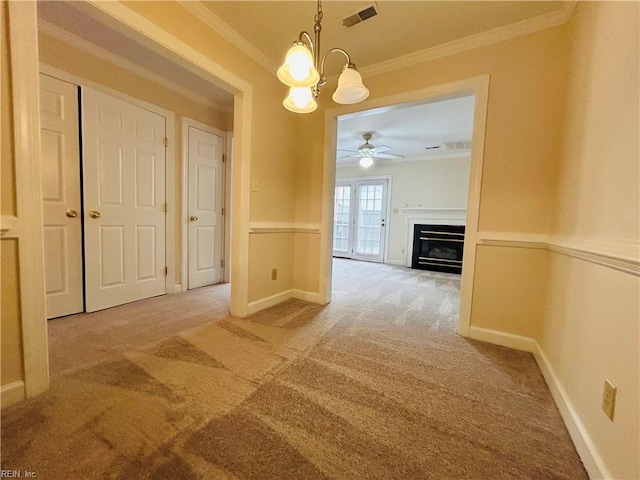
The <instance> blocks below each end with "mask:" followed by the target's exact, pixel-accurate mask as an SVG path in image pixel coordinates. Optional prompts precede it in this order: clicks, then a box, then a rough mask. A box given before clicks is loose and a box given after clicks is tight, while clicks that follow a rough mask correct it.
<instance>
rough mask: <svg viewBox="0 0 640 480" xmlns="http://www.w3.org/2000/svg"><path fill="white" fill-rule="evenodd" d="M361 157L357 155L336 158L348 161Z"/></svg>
mask: <svg viewBox="0 0 640 480" xmlns="http://www.w3.org/2000/svg"><path fill="white" fill-rule="evenodd" d="M360 157H361V156H360V155H358V154H357V153H356V154H355V155H345V156H344V157H338V160H350V159H352V158H360Z"/></svg>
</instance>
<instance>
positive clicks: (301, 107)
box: [282, 87, 318, 113]
mask: <svg viewBox="0 0 640 480" xmlns="http://www.w3.org/2000/svg"><path fill="white" fill-rule="evenodd" d="M282 104H283V105H284V108H286V109H287V110H289V111H291V112H294V113H311V112H313V111H314V110H315V109H316V108H318V104H317V103H316V101H315V99H314V98H313V93H312V92H311V89H310V88H309V87H291V88H290V89H289V95H288V96H287V98H285V99H284V102H282Z"/></svg>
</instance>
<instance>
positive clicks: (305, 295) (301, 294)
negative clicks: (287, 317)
mask: <svg viewBox="0 0 640 480" xmlns="http://www.w3.org/2000/svg"><path fill="white" fill-rule="evenodd" d="M293 298H297V299H299V300H305V301H307V302H311V303H320V294H319V293H318V292H307V291H305V290H293Z"/></svg>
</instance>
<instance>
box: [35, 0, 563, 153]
mask: <svg viewBox="0 0 640 480" xmlns="http://www.w3.org/2000/svg"><path fill="white" fill-rule="evenodd" d="M372 3H375V6H376V8H377V9H378V11H379V14H378V15H377V16H375V17H373V18H371V19H369V20H366V21H365V22H362V23H360V24H357V25H355V26H353V27H351V28H346V27H344V26H343V25H342V18H343V17H345V16H347V15H349V14H352V13H354V12H357V11H359V10H361V9H362V8H364V7H367V6H370V5H371V4H372ZM571 4H572V2H562V1H482V0H480V1H396V0H378V1H377V2H368V1H360V0H356V1H333V0H326V1H325V2H323V12H324V18H323V22H322V42H323V43H322V45H321V47H322V48H321V51H326V50H327V49H328V48H330V47H341V48H344V49H346V50H347V51H348V52H349V54H350V55H351V57H352V61H353V62H355V63H356V64H357V65H358V67H359V69H360V70H361V71H363V76H364V81H365V84H366V72H367V71H370V72H373V71H375V70H376V69H380V67H381V66H383V65H385V66H387V67H388V65H389V63H390V62H393V61H394V60H393V59H398V58H400V57H402V58H412V56H413V55H417V56H419V55H420V54H421V53H424V52H429V51H431V50H433V49H434V48H439V47H442V46H443V45H445V44H446V45H451V44H452V43H451V42H454V43H455V42H460V41H466V40H470V39H472V38H477V37H478V36H482V35H483V34H485V33H486V32H489V31H491V32H492V33H494V34H495V32H496V31H499V30H500V31H502V32H505V31H506V32H507V33H506V34H504V35H507V36H508V35H510V34H511V33H509V32H511V30H510V29H511V28H512V27H514V26H515V24H522V23H523V22H524V23H526V22H534V23H535V24H536V25H538V24H542V23H544V22H541V21H540V20H541V19H543V18H546V19H548V20H549V21H550V22H551V24H552V23H553V22H556V24H557V21H558V20H557V18H560V17H562V18H564V21H566V19H567V18H568V16H569V15H570V13H571V8H570V7H571ZM78 5H81V4H79V3H75V2H69V3H67V2H57V1H47V2H38V15H39V18H40V21H41V26H42V27H43V29H44V30H45V31H46V28H45V27H47V25H49V26H51V25H53V26H54V27H55V28H54V29H58V30H60V31H66V32H70V33H71V34H72V35H73V36H74V37H75V38H79V39H81V40H82V41H83V42H85V43H90V44H91V45H95V46H97V47H99V48H100V49H102V51H104V52H105V55H107V54H109V55H111V57H112V58H114V57H119V58H122V59H124V60H126V61H127V62H128V63H129V64H130V65H133V66H136V67H137V68H138V69H141V70H144V71H147V72H150V73H151V75H152V78H155V79H165V80H166V85H167V86H171V85H174V87H177V89H178V90H181V91H182V92H190V93H191V94H192V98H201V99H204V100H206V103H208V104H210V105H215V106H217V107H222V108H231V106H232V105H233V97H232V95H231V94H230V93H229V92H227V91H225V90H224V89H223V88H220V87H219V86H216V85H214V84H212V83H211V82H210V79H207V78H206V75H200V74H198V71H197V69H196V70H194V69H186V68H184V67H181V66H179V65H178V64H177V63H175V62H173V61H171V60H169V59H167V58H165V57H163V56H162V55H160V54H158V53H156V52H155V51H154V50H152V49H151V48H147V47H146V46H145V45H143V44H141V43H139V42H137V41H136V40H134V39H132V38H131V37H130V36H128V35H127V34H126V30H121V29H118V30H116V29H113V28H110V27H108V26H106V25H104V24H102V23H100V21H98V20H97V19H96V18H94V16H91V15H88V14H87V13H86V12H87V8H88V7H87V6H84V8H80V7H78ZM182 6H183V7H184V8H185V9H187V10H189V11H190V12H192V13H193V14H194V15H195V16H196V17H197V18H198V19H199V20H201V21H203V22H205V23H207V24H209V25H210V26H212V28H215V29H216V30H217V31H218V32H220V33H221V34H222V35H223V36H225V37H226V38H227V39H228V40H230V41H232V42H234V43H235V44H236V45H237V46H238V47H239V48H240V49H241V50H243V51H244V52H245V53H247V54H248V55H250V56H251V57H252V58H254V59H255V60H257V61H258V62H259V63H260V64H261V65H263V66H265V68H267V69H269V70H272V71H274V72H275V69H276V68H277V65H278V64H279V63H281V61H282V59H283V56H284V54H285V53H286V50H287V49H288V47H289V45H290V44H291V43H292V42H293V41H294V40H295V39H296V38H297V36H298V33H299V31H300V30H307V31H310V32H312V29H313V17H314V14H315V11H316V2H315V1H243V0H237V1H218V0H216V1H200V2H198V1H187V2H183V3H182ZM567 12H568V13H567ZM539 28H543V27H539ZM54 29H52V28H49V31H51V30H54ZM501 29H502V30H501ZM505 29H506V30H505ZM516 30H518V29H517V28H516ZM525 30H526V29H525ZM123 32H124V33H123ZM501 35H502V34H501ZM504 35H502V36H500V35H498V37H495V36H491V35H488V37H491V38H506V37H505V36H504ZM474 36H475V37H474ZM494 41H495V40H494ZM332 57H336V58H331V57H330V61H329V62H328V63H327V74H328V75H331V74H332V73H338V72H339V68H340V63H342V61H343V60H342V57H341V56H339V55H335V56H332ZM332 62H333V63H332ZM274 81H276V80H275V75H274ZM174 89H175V88H174ZM284 93H285V88H284V87H283V95H284ZM329 93H330V92H329V91H328V90H327V91H326V92H325V94H327V95H328V94H329ZM472 120H473V98H472V97H465V98H459V99H454V100H447V101H442V102H438V103H431V104H425V105H413V106H401V107H397V108H392V109H389V108H387V109H378V110H376V111H369V112H362V113H360V114H358V115H355V116H350V117H349V118H344V119H341V120H340V121H339V129H338V149H339V150H344V151H355V150H357V148H358V146H360V145H361V144H362V143H364V140H363V139H362V134H363V133H367V132H370V133H373V138H372V140H371V141H370V143H371V144H372V145H374V146H381V145H387V146H389V147H390V150H389V153H396V154H399V155H404V156H405V159H406V160H420V159H428V158H433V157H437V156H443V155H447V156H460V155H468V154H469V151H466V152H453V153H452V152H450V151H447V150H445V148H444V147H443V146H442V143H443V142H445V141H449V140H470V139H471V129H472V123H473V122H472ZM435 145H440V146H441V148H439V149H436V150H425V147H427V146H435ZM345 155H347V152H343V151H340V152H338V155H337V156H338V157H342V156H345ZM356 161H357V160H356ZM339 163H344V162H339Z"/></svg>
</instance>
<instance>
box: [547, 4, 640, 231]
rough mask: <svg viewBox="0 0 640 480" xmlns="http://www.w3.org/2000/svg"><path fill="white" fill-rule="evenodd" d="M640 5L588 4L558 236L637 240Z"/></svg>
mask: <svg viewBox="0 0 640 480" xmlns="http://www.w3.org/2000/svg"><path fill="white" fill-rule="evenodd" d="M638 21H639V16H638V3H637V2H586V4H585V5H582V4H580V5H579V8H577V9H576V11H575V13H574V15H573V18H572V21H571V23H570V25H569V31H570V33H571V38H570V43H569V48H570V51H571V56H570V61H569V63H568V65H567V67H568V68H567V70H568V72H569V74H570V77H569V86H568V89H567V97H566V106H565V108H566V114H565V115H566V121H565V123H564V130H563V143H562V163H561V167H560V171H559V181H558V190H557V191H558V202H557V205H556V215H555V218H554V233H558V234H563V235H585V236H592V237H596V236H597V237H603V238H611V239H614V240H616V241H620V240H634V241H636V242H637V241H638V232H639V229H640V226H639V222H640V210H639V208H640V205H639V202H638V198H639V197H640V182H639V181H638V179H639V176H640V164H639V162H638V156H639V153H638V150H639V149H640V141H639V135H640V134H639V130H640V129H639V125H638V110H639V107H638V102H639V101H640V100H639V88H640V87H639V85H638Z"/></svg>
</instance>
